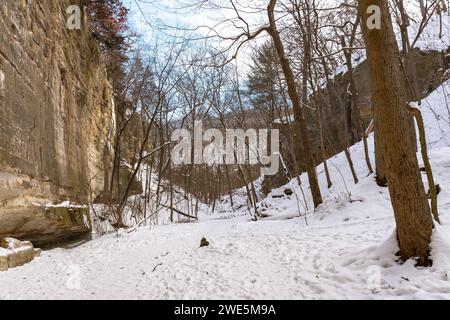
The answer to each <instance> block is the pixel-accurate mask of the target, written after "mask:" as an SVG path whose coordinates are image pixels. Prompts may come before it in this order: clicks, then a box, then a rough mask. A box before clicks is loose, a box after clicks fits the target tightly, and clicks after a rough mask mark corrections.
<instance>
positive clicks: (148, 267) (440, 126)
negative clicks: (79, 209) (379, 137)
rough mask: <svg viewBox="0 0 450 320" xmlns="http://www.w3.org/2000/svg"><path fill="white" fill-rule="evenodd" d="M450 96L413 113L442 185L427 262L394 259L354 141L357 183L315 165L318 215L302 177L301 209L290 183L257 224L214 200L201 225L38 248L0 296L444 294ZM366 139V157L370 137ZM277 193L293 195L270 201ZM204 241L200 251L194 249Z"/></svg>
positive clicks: (447, 287) (385, 220)
mask: <svg viewBox="0 0 450 320" xmlns="http://www.w3.org/2000/svg"><path fill="white" fill-rule="evenodd" d="M449 94H450V81H448V82H447V83H445V84H444V85H443V86H441V87H440V88H439V89H438V90H436V91H435V92H434V93H433V94H431V95H430V96H429V97H428V98H427V99H426V100H425V101H424V102H423V104H422V106H421V109H422V112H423V114H424V118H425V122H426V124H427V135H428V143H429V147H430V157H431V162H432V166H433V169H434V175H435V179H436V182H437V183H438V184H440V186H441V188H442V191H441V193H440V195H439V208H440V214H441V220H442V225H440V226H439V225H437V226H436V228H435V230H434V232H433V239H432V252H431V253H432V259H433V266H432V267H429V268H416V267H414V262H413V261H408V262H406V263H403V264H401V263H399V262H398V261H397V257H396V256H395V253H396V252H397V251H398V247H397V244H396V240H395V223H394V218H393V213H392V209H391V205H390V200H389V194H388V190H387V189H386V188H379V187H378V186H376V184H375V182H374V177H373V175H371V176H368V172H367V168H366V167H365V161H364V158H363V157H364V153H363V147H362V144H357V145H355V146H353V147H352V148H351V154H352V157H353V161H354V163H355V166H356V170H357V174H358V177H359V178H360V182H359V184H357V185H355V184H354V183H353V181H352V178H351V174H350V172H349V170H348V165H347V163H346V160H345V157H344V156H343V155H342V154H340V155H337V156H336V157H333V158H332V159H330V160H329V167H330V171H331V175H332V178H333V187H332V188H331V189H330V190H328V189H327V188H326V181H325V177H324V173H323V167H322V166H319V167H318V173H319V180H320V182H321V188H322V192H323V195H324V197H325V203H324V204H323V205H322V206H321V207H320V208H319V209H318V210H317V211H316V212H311V211H308V210H305V207H306V206H308V208H311V201H310V196H309V192H308V190H307V180H306V175H303V176H302V184H303V189H304V190H303V191H304V194H305V199H306V203H304V200H303V196H302V193H301V190H300V188H299V187H298V186H297V185H296V184H295V183H291V184H289V185H287V186H283V187H281V188H279V189H277V190H273V191H272V192H271V193H270V194H269V195H268V197H267V198H266V199H264V200H262V201H261V202H260V203H259V207H260V208H261V209H264V213H265V214H267V215H268V217H267V218H265V219H263V220H260V221H257V222H254V221H250V215H249V212H248V210H247V209H246V207H245V206H243V207H242V208H240V209H235V210H233V209H232V208H230V204H229V203H228V202H225V201H223V202H222V203H221V204H220V206H219V209H220V211H221V212H220V213H216V214H211V213H208V212H206V211H204V212H202V214H201V216H200V217H201V219H200V222H196V223H179V224H168V225H160V226H156V227H151V228H150V227H145V228H141V229H138V230H137V231H136V232H132V233H130V234H128V233H126V232H119V234H118V235H116V234H109V235H106V236H103V237H99V238H97V239H95V240H92V241H90V242H87V243H84V244H80V245H79V246H77V247H73V248H59V249H54V250H51V251H45V252H43V253H42V256H41V257H39V258H37V259H35V260H34V261H33V262H31V263H29V264H27V265H25V266H23V267H20V268H16V269H10V270H9V271H7V272H3V273H0V288H1V289H0V299H24V298H31V299H69V298H70V299H126V298H127V299H326V298H329V299H330V298H331V299H351V298H362V299H384V298H393V299H406V298H417V299H431V298H436V299H450V146H449V142H450V136H449V135H450V112H449V111H448V109H447V105H446V102H445V98H444V97H445V96H446V97H447V101H449V102H450V96H449ZM369 143H370V148H371V153H373V137H370V139H369ZM425 180H426V179H425V176H424V181H425ZM287 187H289V188H291V189H293V190H294V191H295V193H294V194H293V195H291V196H283V198H278V197H277V196H279V195H283V194H284V192H283V191H284V190H285V189H286V188H287ZM239 195H242V190H238V191H237V192H236V197H239ZM274 195H275V196H276V197H275V198H273V196H274ZM296 195H297V196H296ZM297 199H298V200H297ZM239 201H240V205H243V204H244V203H245V200H244V199H243V197H242V196H241V198H240V199H238V200H235V202H236V203H238V204H235V206H236V205H239ZM298 208H300V210H298ZM299 212H300V213H301V215H302V216H299ZM305 215H306V216H305ZM202 237H205V238H206V239H207V240H208V241H209V242H210V245H209V246H207V247H202V248H200V240H201V239H202Z"/></svg>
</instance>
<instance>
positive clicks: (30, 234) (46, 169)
mask: <svg viewBox="0 0 450 320" xmlns="http://www.w3.org/2000/svg"><path fill="white" fill-rule="evenodd" d="M73 4H78V5H81V0H70V1H69V0H58V1H37V0H19V1H12V0H7V1H1V2H0V237H1V236H3V237H4V236H14V237H17V238H20V239H22V240H33V241H37V242H40V241H43V242H51V241H53V240H55V239H58V240H59V239H62V238H64V237H72V236H74V235H76V234H80V233H86V232H89V231H90V225H89V223H87V222H86V221H88V220H89V212H88V211H89V210H88V209H87V207H84V209H81V208H76V207H73V206H68V207H60V208H58V209H51V208H50V207H48V206H47V205H48V204H51V203H53V204H57V203H61V202H62V201H67V200H69V201H70V202H72V203H77V204H80V205H86V204H87V203H88V199H89V196H90V194H89V193H90V191H92V192H93V193H96V194H98V193H100V192H101V191H102V190H103V188H104V185H105V184H106V185H107V184H108V181H107V180H108V179H107V177H108V176H109V173H110V170H111V164H112V151H111V141H112V139H113V128H114V121H115V120H114V104H113V100H112V88H111V86H110V84H109V82H108V79H107V75H106V69H105V66H104V64H103V63H102V59H103V58H102V53H101V50H100V47H99V45H98V44H97V42H96V41H95V40H94V39H93V37H92V35H91V34H90V32H89V30H88V28H87V26H86V21H83V25H82V28H81V30H69V29H67V28H66V18H67V16H68V15H67V14H66V10H67V8H68V7H69V6H70V5H73ZM49 208H50V209H49Z"/></svg>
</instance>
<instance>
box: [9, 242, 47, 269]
mask: <svg viewBox="0 0 450 320" xmlns="http://www.w3.org/2000/svg"><path fill="white" fill-rule="evenodd" d="M40 254H41V249H35V248H34V246H33V244H32V243H31V242H29V241H19V240H17V239H13V238H3V239H0V272H1V271H7V270H8V269H9V268H15V267H20V266H22V265H24V264H25V263H28V262H30V261H31V260H33V259H34V258H35V257H38V256H40Z"/></svg>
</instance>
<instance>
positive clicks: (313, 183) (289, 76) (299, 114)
mask: <svg viewBox="0 0 450 320" xmlns="http://www.w3.org/2000/svg"><path fill="white" fill-rule="evenodd" d="M276 2H277V1H276V0H271V1H270V3H269V6H268V7H267V13H268V16H269V21H270V32H269V33H270V35H271V37H272V39H273V41H274V44H275V48H276V51H277V54H278V58H279V59H280V63H281V67H282V69H283V73H284V76H285V78H286V82H287V85H288V93H289V97H290V99H291V101H292V106H293V109H294V114H295V123H296V124H297V131H298V132H299V133H300V137H301V141H302V143H303V152H304V153H305V158H306V171H307V173H308V179H309V185H310V188H311V194H312V198H313V203H314V207H315V208H317V207H318V206H319V205H320V204H321V203H322V202H323V200H322V194H321V192H320V186H319V182H318V180H317V173H316V166H315V163H314V159H313V156H312V154H311V149H310V143H309V138H308V133H307V130H306V123H305V119H304V117H303V111H302V106H301V100H300V97H299V94H298V91H297V85H296V82H295V76H294V73H293V71H292V68H291V66H290V64H289V61H288V59H287V57H286V54H285V50H284V46H283V42H282V41H281V37H280V33H279V31H278V29H277V26H276V20H275V14H274V9H275V4H276ZM297 143H298V142H297Z"/></svg>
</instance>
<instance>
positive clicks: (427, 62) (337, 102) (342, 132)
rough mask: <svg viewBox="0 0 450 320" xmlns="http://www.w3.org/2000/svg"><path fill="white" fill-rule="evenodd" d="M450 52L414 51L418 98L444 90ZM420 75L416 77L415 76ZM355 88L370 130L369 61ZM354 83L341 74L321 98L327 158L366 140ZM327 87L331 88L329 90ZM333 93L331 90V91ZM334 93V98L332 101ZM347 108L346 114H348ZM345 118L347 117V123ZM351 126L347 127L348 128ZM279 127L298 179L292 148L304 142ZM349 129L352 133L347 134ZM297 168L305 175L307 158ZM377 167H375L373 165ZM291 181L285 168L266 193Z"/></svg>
mask: <svg viewBox="0 0 450 320" xmlns="http://www.w3.org/2000/svg"><path fill="white" fill-rule="evenodd" d="M449 52H450V48H449V50H447V51H444V52H439V51H428V52H423V51H419V50H414V51H413V52H411V54H410V56H408V58H410V59H412V61H413V62H414V65H415V70H406V72H407V74H408V78H409V79H410V80H409V81H410V86H412V87H413V86H414V87H417V89H418V96H419V97H420V98H421V99H423V98H425V97H426V96H428V95H429V94H430V93H431V92H432V91H433V90H435V89H436V88H437V87H438V86H440V85H441V84H442V83H443V82H444V81H445V80H446V79H445V75H446V70H448V69H449V67H450V58H449V57H450V56H449ZM414 71H415V73H416V75H415V76H414V74H413V72H414ZM353 74H354V78H355V85H356V89H357V92H358V106H357V108H356V110H354V111H355V112H359V113H360V116H361V120H362V122H363V126H364V128H367V127H368V126H369V124H370V122H371V121H372V107H373V106H372V91H371V86H370V80H369V70H368V65H367V62H366V61H362V62H361V63H360V64H358V65H357V66H356V67H355V68H354V71H353ZM349 83H350V74H349V72H341V73H337V74H336V75H335V76H334V77H333V79H331V80H329V81H328V83H327V84H324V85H323V86H322V87H321V88H320V90H318V94H317V102H318V103H320V105H321V108H322V123H323V135H324V146H325V150H324V151H325V152H324V153H325V155H326V158H331V157H332V156H334V155H336V154H338V153H340V152H342V151H343V150H344V145H345V140H346V139H348V142H349V145H353V144H355V143H356V142H358V141H360V140H361V139H362V136H359V135H358V133H357V127H356V126H357V125H356V123H355V121H354V118H353V119H352V118H351V115H352V108H351V103H350V99H351V96H350V94H349V93H348V90H349ZM326 86H329V87H328V88H327V87H326ZM329 89H331V90H329ZM330 92H331V93H332V97H331V98H330ZM310 106H311V107H312V108H305V112H304V114H305V119H306V123H307V124H308V138H309V141H310V146H311V149H312V150H311V151H312V153H313V157H314V159H315V162H316V164H317V165H318V164H320V163H321V162H322V150H321V143H320V133H319V130H318V128H319V126H318V124H317V123H318V122H317V121H318V118H317V115H318V112H316V110H317V108H316V103H315V101H314V99H312V97H310ZM344 108H345V110H344ZM344 114H346V115H347V117H346V118H345V119H344ZM345 122H347V125H345ZM275 127H276V128H277V129H279V130H280V139H281V142H282V143H281V150H280V151H281V154H282V155H283V158H284V160H285V162H286V165H287V167H288V170H289V171H290V173H291V175H292V176H295V174H296V170H295V162H294V158H293V155H292V154H293V152H294V150H293V149H292V146H295V147H297V145H296V144H294V143H293V142H292V141H294V140H295V139H300V137H296V136H295V135H294V133H293V131H292V130H291V128H290V126H289V125H288V124H287V123H285V121H279V122H278V123H276V124H275ZM346 128H347V129H348V130H347V131H346ZM291 142H292V143H291ZM296 153H297V154H300V155H301V154H303V151H302V150H296ZM297 164H298V165H299V169H300V171H301V172H304V171H305V170H306V160H305V159H304V158H300V159H297ZM372 165H373V167H375V163H372ZM286 182H287V178H286V175H285V173H284V172H283V170H282V168H280V171H279V173H278V174H276V175H274V176H270V177H265V179H264V185H263V191H264V193H268V192H269V191H270V190H271V189H273V188H276V187H279V186H282V185H284V184H285V183H286Z"/></svg>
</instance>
